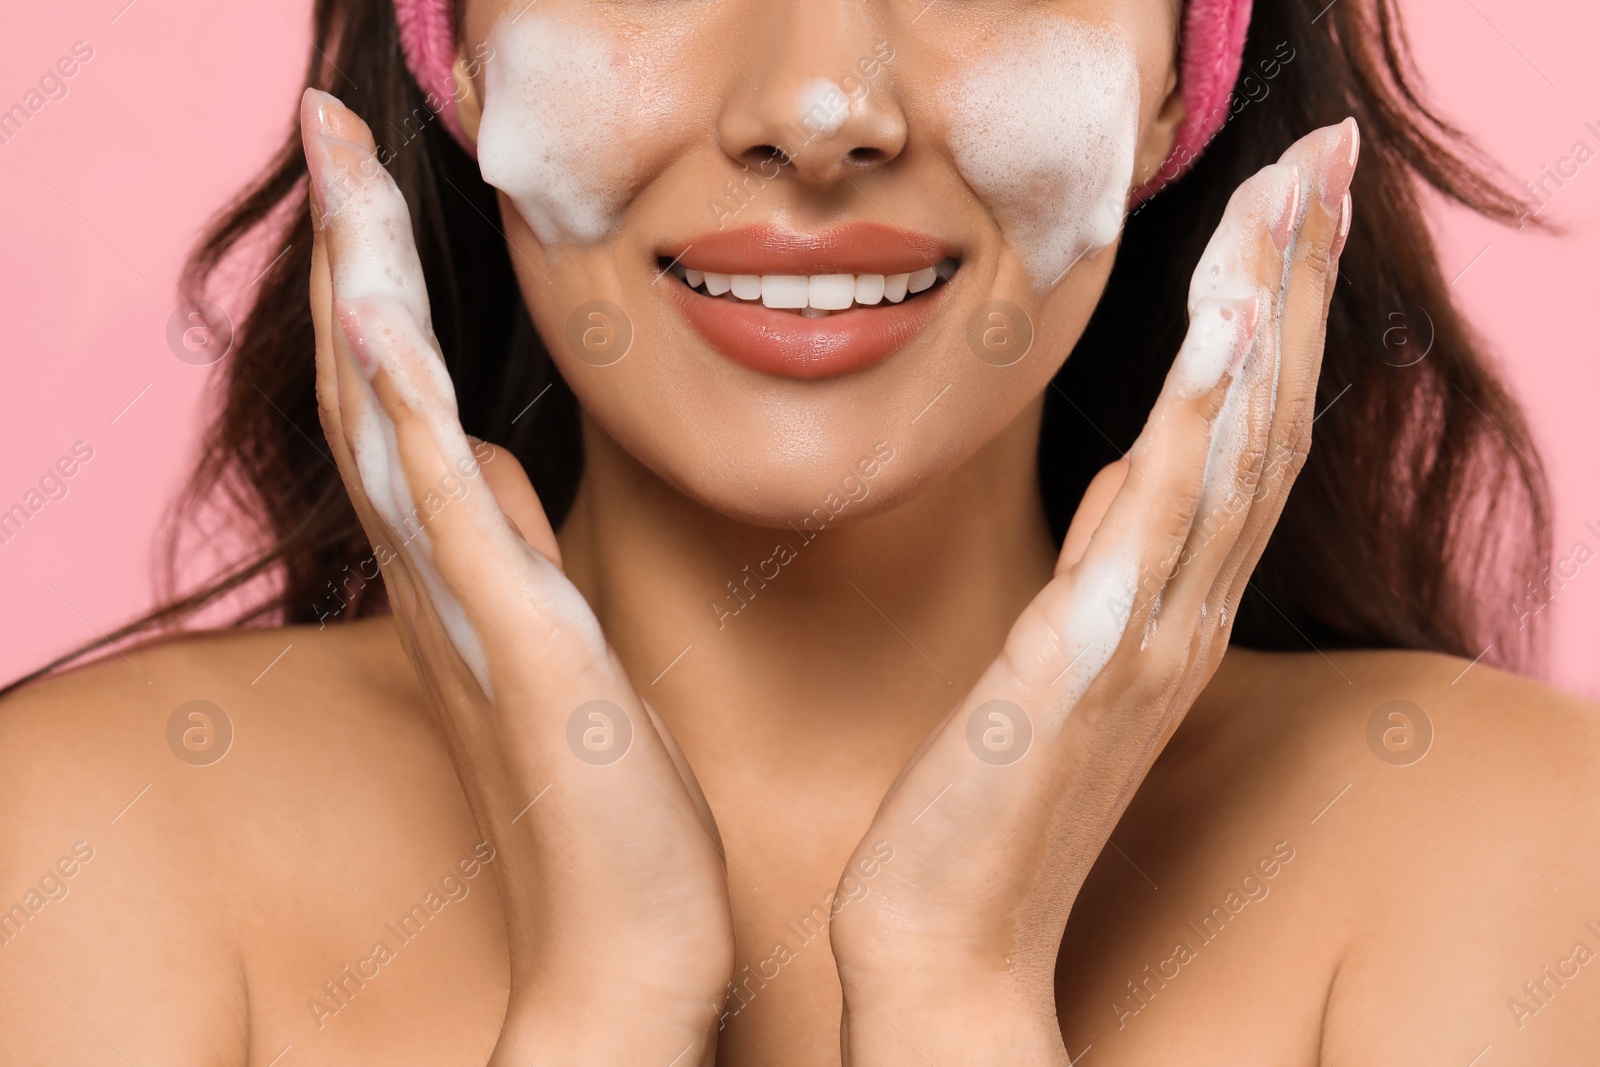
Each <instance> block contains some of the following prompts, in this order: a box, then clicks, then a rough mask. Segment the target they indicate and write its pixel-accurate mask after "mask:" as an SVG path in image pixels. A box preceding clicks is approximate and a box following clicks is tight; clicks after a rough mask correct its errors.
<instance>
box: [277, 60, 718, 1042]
mask: <svg viewBox="0 0 1600 1067" xmlns="http://www.w3.org/2000/svg"><path fill="white" fill-rule="evenodd" d="M301 134H302V138H303V141H304V144H305V151H306V159H307V163H308V164H309V167H310V172H311V180H312V195H313V226H314V229H315V230H316V234H315V241H316V249H315V252H314V255H313V261H312V275H311V307H312V314H313V317H314V319H315V323H316V337H317V399H318V406H319V409H320V412H321V417H322V425H323V430H324V432H325V433H326V435H327V439H328V443H329V445H330V446H331V447H332V449H333V452H334V456H335V459H336V461H337V463H338V467H339V471H340V473H341V474H342V475H343V478H344V481H345V485H346V488H347V489H348V491H349V494H350V499H351V501H352V503H353V504H354V505H355V510H356V513H357V515H358V516H359V517H360V519H361V524H362V526H363V527H364V529H365V530H366V533H367V535H368V537H369V538H370V539H371V541H372V543H373V546H374V551H375V555H376V558H377V562H378V564H379V566H380V567H381V568H382V570H383V576H384V583H385V587H386V589H387V591H388V595H389V600H390V604H391V606H392V610H393V614H394V618H395V623H396V626H397V628H398V630H399V632H400V636H401V639H402V641H403V643H404V645H405V647H406V651H407V653H408V655H409V656H410V658H411V661H412V663H413V665H414V666H415V668H416V671H417V677H418V679H419V680H420V682H421V684H422V688H423V690H424V692H425V693H426V695H427V698H428V700H429V703H430V705H431V706H432V709H433V711H434V712H435V714H436V717H437V719H438V723H439V727H440V729H441V731H442V733H443V735H444V737H445V740H446V742H447V744H448V746H449V750H450V755H451V759H452V760H453V762H454V765H455V769H456V774H457V776H458V777H459V778H460V781H461V786H462V789H463V791H464V792H465V794H466V798H467V802H468V804H469V805H470V806H471V808H472V813H473V816H474V818H475V819H476V821H477V824H478V827H479V829H480V830H481V831H482V833H483V835H484V837H485V838H486V839H487V840H488V841H489V842H490V843H491V844H492V845H493V846H494V848H495V849H496V851H497V853H498V855H497V857H496V862H495V864H494V865H493V869H494V871H495V873H496V878H497V880H498V883H499V887H500V893H501V898H502V901H503V904H504V908H505V914H506V922H507V936H508V940H509V947H510V958H511V996H510V1001H509V1004H508V1007H507V1013H506V1020H505V1026H504V1029H503V1032H502V1034H501V1040H500V1043H499V1045H498V1046H497V1048H496V1050H495V1055H494V1057H493V1059H492V1060H491V1063H496V1064H498V1063H501V1062H506V1063H513V1062H521V1063H533V1064H539V1063H545V1062H561V1063H569V1062H581V1063H585V1064H610V1063H616V1064H624V1063H626V1064H630V1065H631V1064H639V1063H659V1064H667V1063H675V1064H679V1065H683V1067H687V1065H689V1064H696V1063H701V1064H709V1063H710V1062H711V1060H712V1059H713V1057H714V1054H715V1036H716V1029H717V1021H718V1016H719V1013H720V1010H721V1005H722V1002H723V999H724V996H725V992H726V984H727V981H728V979H729V977H730V975H731V972H732V968H733V924H732V918H731V910H730V907H729V903H728V891H727V881H726V877H725V873H724V868H723V862H722V859H721V855H720V853H721V845H720V842H718V840H717V833H716V827H715V825H714V823H713V822H712V819H711V815H710V810H709V808H708V807H707V805H706V803H705V799H704V797H703V796H702V795H701V793H700V789H699V787H698V785H697V784H696V783H695V780H694V776H693V774H692V772H691V771H690V770H689V767H688V764H687V763H686V762H685V761H684V759H683V756H682V754H681V752H679V750H678V748H677V746H676V744H675V743H674V742H673V741H672V738H671V737H670V735H669V734H668V733H667V730H666V727H665V725H664V724H663V723H662V722H661V720H660V719H659V718H658V717H657V716H656V715H655V714H654V712H653V711H652V710H651V709H650V708H649V707H648V706H647V705H645V703H644V702H643V701H642V700H641V699H640V697H639V695H638V694H637V693H636V692H635V690H634V687H633V686H632V684H631V683H630V682H629V680H628V677H627V675H626V673H625V672H624V671H623V669H622V665H621V663H620V662H619V661H618V659H617V657H616V655H615V654H614V653H613V652H612V651H611V649H610V648H609V646H608V645H607V644H606V641H605V638H604V636H603V635H602V634H601V632H600V626H599V623H598V622H597V621H596V619H595V617H594V614H593V612H592V611H590V609H589V606H588V605H587V604H586V603H585V602H584V599H583V597H582V595H581V594H580V593H579V592H578V590H577V589H576V588H575V587H574V586H573V585H572V583H571V582H570V581H569V580H568V579H567V577H566V576H565V575H564V574H563V573H562V570H561V554H560V549H559V547H558V546H557V544H556V539H555V534H554V531H553V530H552V529H551V526H550V523H549V520H548V519H547V518H546V516H545V513H544V509H543V508H542V507H541V505H540V503H539V500H538V497H537V496H536V495H535V493H534V490H533V487H532V486H531V485H530V484H529V482H528V479H527V476H526V475H525V474H524V473H523V472H522V470H521V468H520V467H519V466H517V465H516V460H514V459H512V458H511V457H510V456H509V455H506V454H505V453H503V452H502V453H501V457H500V458H497V459H496V460H495V461H494V462H495V463H496V467H497V470H498V469H500V468H501V467H502V466H503V467H504V468H505V469H504V470H502V471H501V475H502V476H501V477H499V478H497V479H496V482H497V484H496V486H495V488H494V490H493V491H491V490H490V488H489V486H488V485H487V484H486V483H485V480H484V477H483V475H482V474H481V473H480V471H479V467H478V456H477V455H476V453H475V451H474V448H473V446H472V444H471V443H470V442H469V440H468V439H467V437H466V436H465V435H464V434H463V433H462V430H461V426H460V422H459V419H458V416H457V412H456V402H455V393H454V390H453V388H452V386H451V383H450V379H449V376H448V374H447V373H446V371H445V367H444V362H443V360H442V358H441V356H440V354H439V350H438V345H437V341H436V340H435V339H434V336H433V331H432V326H431V322H430V318H429V313H428V299H427V291H426V288H425V286H424V284H423V278H422V269H421V265H420V263H419V261H418V258H417V253H416V248H415V245H414V243H413V241H412V236H411V226H410V220H409V215H408V213H407V210H406V205H405V202H404V200H403V198H402V197H401V194H400V191H399V189H398V188H397V187H396V186H395V184H394V182H393V181H392V180H391V179H390V177H389V175H388V173H387V172H386V171H385V170H384V168H383V167H382V166H381V165H380V164H379V162H378V159H377V157H376V155H375V154H374V153H375V145H374V141H373V138H372V135H371V132H370V131H369V130H368V129H367V126H366V124H365V123H363V122H362V121H361V119H359V118H358V117H357V116H356V115H355V114H354V113H353V112H351V111H350V110H349V109H348V108H346V107H345V106H344V105H343V104H341V103H340V102H339V101H338V100H336V99H335V98H334V97H332V96H329V95H327V94H326V93H320V92H317V91H316V90H308V91H307V92H306V94H305V97H304V99H303V101H302V105H301ZM507 472H509V473H507Z"/></svg>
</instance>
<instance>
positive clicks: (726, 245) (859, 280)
mask: <svg viewBox="0 0 1600 1067" xmlns="http://www.w3.org/2000/svg"><path fill="white" fill-rule="evenodd" d="M956 252H957V250H956V249H955V248H954V247H953V246H951V245H949V244H948V243H946V242H944V241H941V240H939V239H938V238H935V237H930V236H927V235H925V234H919V233H913V232H910V231H906V230H900V229H897V228H895V227H891V226H884V225H880V224H875V223H852V224H850V225H847V226H841V227H837V228H834V229H830V230H826V231H822V232H818V233H800V232H797V231H793V230H782V229H778V228H776V227H770V226H755V227H749V228H745V229H741V230H733V231H721V232H714V233H710V234H705V235H702V236H701V237H698V238H694V239H692V240H688V241H684V242H681V243H680V244H678V245H675V246H669V247H666V248H663V249H661V250H660V262H661V266H662V268H663V270H664V273H665V274H666V275H667V276H666V278H665V279H664V280H665V281H666V284H667V285H668V286H669V287H670V290H671V292H672V295H673V298H674V300H675V302H676V303H677V304H678V306H679V307H680V308H681V309H682V310H683V313H684V316H685V318H687V319H688V321H689V324H690V325H691V326H692V327H693V328H694V329H695V330H696V332H698V333H699V334H700V335H701V336H702V337H704V338H705V339H706V341H707V342H708V343H709V344H710V345H711V347H712V348H714V349H715V350H716V351H718V352H720V353H722V354H723V355H725V356H727V357H729V358H730V359H732V360H734V361H735V362H737V363H740V364H742V365H744V366H746V367H749V368H751V369H753V370H757V371H761V372H764V373H769V374H776V375H781V376H784V377H790V378H824V377H832V376H836V375H842V374H849V373H851V372H854V371H858V370H862V369H865V368H866V367H870V366H873V365H875V364H877V363H881V362H883V361H884V360H886V359H888V358H889V356H891V355H893V354H894V352H896V351H897V350H898V349H900V348H901V347H903V346H904V345H905V344H906V343H907V342H908V341H910V340H911V339H912V338H913V337H914V336H916V334H917V333H918V332H920V331H921V330H922V328H923V327H924V326H926V325H927V323H928V320H929V319H930V318H931V317H932V315H933V312H934V311H935V310H936V309H937V307H938V305H939V303H940V302H941V299H942V297H943V293H944V289H945V284H944V283H946V282H948V280H949V279H950V278H951V277H953V276H954V274H955V273H956V271H957V270H958V269H959V266H960V262H959V260H958V259H957V258H956Z"/></svg>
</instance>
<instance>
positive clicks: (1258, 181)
mask: <svg viewBox="0 0 1600 1067" xmlns="http://www.w3.org/2000/svg"><path fill="white" fill-rule="evenodd" d="M1300 181H1301V177H1300V174H1299V172H1298V171H1297V170H1296V169H1295V168H1294V167H1292V166H1289V165H1287V164H1283V163H1275V164H1273V165H1272V166H1270V167H1267V168H1265V169H1264V170H1262V171H1261V172H1260V173H1259V174H1257V175H1256V176H1255V177H1253V178H1252V179H1251V180H1250V181H1248V182H1246V183H1245V184H1244V185H1242V186H1240V187H1239V188H1238V190H1236V191H1235V192H1234V195H1233V198H1232V199H1231V200H1230V201H1229V203H1228V209H1227V211H1225V212H1224V213H1223V216H1222V223H1221V224H1220V225H1219V226H1218V227H1217V229H1216V232H1215V233H1214V234H1213V235H1212V237H1211V240H1210V242H1209V243H1208V244H1207V245H1206V250H1205V252H1204V253H1203V254H1202V255H1201V256H1200V262H1199V264H1197V265H1196V267H1195V270H1194V275H1193V277H1192V278H1191V279H1190V282H1189V316H1190V321H1191V326H1190V329H1191V331H1193V330H1194V325H1193V323H1194V321H1195V319H1196V318H1197V317H1199V316H1204V315H1206V314H1208V313H1209V310H1210V309H1213V308H1216V307H1218V306H1221V305H1224V304H1230V303H1231V304H1239V303H1242V302H1245V301H1253V302H1254V304H1255V306H1256V307H1257V308H1258V309H1259V313H1260V314H1261V315H1267V314H1269V313H1270V314H1271V315H1272V317H1273V318H1272V321H1273V323H1274V327H1273V328H1274V330H1275V331H1278V332H1279V333H1281V329H1282V325H1281V324H1282V311H1283V309H1282V307H1280V306H1278V297H1279V294H1280V293H1281V292H1282V289H1283V285H1282V283H1283V280H1284V277H1285V276H1286V272H1287V271H1288V270H1289V266H1290V261H1291V258H1292V257H1291V256H1289V255H1285V256H1284V263H1283V272H1282V273H1280V276H1279V277H1278V278H1274V279H1271V280H1270V281H1271V284H1270V285H1269V284H1264V283H1263V282H1262V280H1261V276H1260V271H1259V268H1258V267H1257V260H1258V257H1260V256H1261V255H1262V254H1263V251H1262V249H1263V242H1264V241H1266V240H1267V236H1266V235H1267V234H1268V233H1269V232H1270V231H1271V229H1272V227H1273V225H1274V224H1275V223H1276V222H1277V221H1278V220H1279V218H1280V216H1282V214H1283V213H1284V211H1285V209H1286V207H1291V209H1292V210H1301V211H1303V210H1304V205H1303V203H1300V201H1303V199H1304V197H1303V196H1302V195H1301V193H1300V192H1299V189H1300ZM1251 336H1252V337H1253V338H1254V339H1255V341H1256V344H1255V348H1254V350H1253V351H1252V352H1251V354H1250V355H1249V356H1248V357H1246V359H1245V361H1244V363H1243V365H1242V366H1240V367H1239V370H1238V373H1237V374H1236V375H1235V377H1234V384H1233V385H1232V386H1231V387H1230V388H1229V390H1228V395H1227V397H1226V398H1224V400H1223V402H1222V409H1221V410H1220V411H1219V412H1218V413H1217V417H1216V422H1215V424H1214V425H1215V429H1214V431H1213V433H1212V438H1211V451H1210V454H1209V455H1208V456H1207V459H1206V474H1205V482H1204V485H1203V487H1202V489H1201V494H1200V511H1199V516H1200V518H1199V519H1197V520H1196V521H1197V522H1203V521H1204V519H1205V517H1206V516H1208V515H1214V514H1218V513H1219V512H1220V510H1221V509H1224V508H1226V507H1227V506H1228V504H1229V502H1230V499H1231V497H1232V496H1233V495H1234V493H1236V492H1238V491H1239V487H1238V476H1239V464H1240V462H1241V460H1242V459H1243V456H1244V453H1245V449H1246V447H1247V445H1248V444H1249V437H1250V422H1249V411H1248V407H1249V404H1250V399H1251V396H1252V395H1253V394H1254V393H1255V392H1256V391H1257V388H1258V387H1259V386H1261V385H1262V384H1263V383H1266V382H1270V383H1271V390H1270V395H1271V396H1272V397H1276V396H1277V382H1278V371H1279V363H1280V359H1279V353H1280V352H1281V351H1282V343H1281V342H1282V338H1281V337H1280V336H1276V335H1274V336H1272V337H1270V338H1267V339H1266V340H1267V341H1269V342H1270V343H1269V344H1268V345H1266V346H1263V345H1262V344H1261V343H1260V342H1261V341H1262V340H1263V339H1262V338H1260V337H1259V336H1258V335H1257V334H1256V332H1255V331H1252V334H1251ZM1188 343H1189V342H1188V341H1187V340H1185V342H1184V344H1185V347H1187V346H1188ZM1263 353H1265V354H1263ZM1219 377H1220V375H1219ZM1267 415H1268V417H1269V418H1270V417H1271V411H1270V409H1269V411H1268V413H1267ZM1268 461H1269V462H1270V461H1271V457H1268Z"/></svg>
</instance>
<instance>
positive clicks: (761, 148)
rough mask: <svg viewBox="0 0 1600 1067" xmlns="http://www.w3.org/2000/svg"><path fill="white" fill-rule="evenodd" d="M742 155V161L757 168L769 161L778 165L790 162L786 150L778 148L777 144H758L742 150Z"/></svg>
mask: <svg viewBox="0 0 1600 1067" xmlns="http://www.w3.org/2000/svg"><path fill="white" fill-rule="evenodd" d="M743 155H744V162H745V163H746V164H748V165H749V166H752V167H755V168H757V169H764V168H762V164H764V163H767V162H769V161H770V162H771V163H773V164H776V165H777V166H779V167H782V166H784V165H785V164H787V163H790V162H791V160H790V159H789V154H788V153H787V152H785V151H784V150H783V149H781V148H779V147H778V146H777V145H771V144H758V145H756V146H755V147H753V148H751V149H749V150H747V151H746V152H744V153H743Z"/></svg>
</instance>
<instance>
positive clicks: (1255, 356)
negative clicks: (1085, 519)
mask: <svg viewBox="0 0 1600 1067" xmlns="http://www.w3.org/2000/svg"><path fill="white" fill-rule="evenodd" d="M1298 190H1299V178H1298V175H1297V174H1296V172H1295V171H1294V169H1293V168H1292V167H1285V166H1274V167H1268V168H1267V169H1265V170H1263V171H1262V172H1261V173H1260V174H1258V175H1256V176H1255V177H1253V178H1251V179H1250V180H1249V181H1247V182H1246V183H1244V185H1242V186H1241V187H1240V188H1239V190H1238V191H1237V192H1236V193H1235V195H1234V197H1233V199H1232V200H1231V201H1230V203H1229V207H1228V210H1227V212H1226V213H1225V215H1224V220H1223V223H1222V225H1221V226H1220V227H1219V229H1218V234H1217V237H1216V238H1214V240H1213V242H1212V245H1211V247H1210V248H1208V250H1207V254H1206V257H1205V258H1204V259H1202V270H1200V271H1197V272H1196V277H1197V279H1201V281H1202V283H1203V284H1197V285H1196V286H1195V287H1194V288H1193V289H1192V291H1191V311H1190V318H1191V322H1190V328H1189V332H1188V334H1187V336H1186V337H1185V339H1184V343H1183V346H1182V348H1181V349H1180V350H1179V353H1178V356H1177V358H1176V359H1175V360H1174V361H1173V366H1172V370H1171V371H1170V372H1169V374H1168V376H1167V381H1166V383H1165V385H1164V386H1163V389H1162V393H1161V396H1160V397H1159V398H1158V400H1157V402H1156V406H1155V409H1154V410H1153V411H1152V413H1151V415H1150V418H1149V420H1148V421H1147V422H1146V424H1145V428H1144V430H1143V431H1142V432H1141V433H1140V435H1139V438H1138V440H1137V441H1135V443H1134V446H1133V448H1132V449H1130V450H1129V453H1128V457H1127V459H1128V465H1129V473H1128V476H1127V478H1126V479H1125V480H1124V482H1123V484H1122V486H1121V488H1120V489H1119V490H1118V492H1117V494H1116V496H1115V497H1114V499H1113V500H1112V501H1111V504H1110V506H1109V508H1108V509H1107V511H1106V516H1105V519H1104V521H1102V522H1101V523H1100V524H1099V527H1098V529H1097V530H1096V531H1095V533H1094V535H1093V536H1092V537H1091V538H1090V541H1089V544H1088V546H1087V548H1086V550H1085V551H1084V554H1083V559H1082V562H1081V563H1079V564H1078V565H1077V566H1076V567H1075V568H1073V571H1072V573H1071V574H1070V575H1065V576H1063V577H1064V578H1065V579H1066V580H1057V581H1054V582H1052V583H1051V585H1050V586H1047V587H1046V589H1045V591H1044V592H1043V593H1041V594H1040V597H1039V598H1038V600H1037V601H1036V604H1037V605H1038V611H1037V618H1036V622H1035V626H1034V633H1033V634H1032V635H1031V636H1030V634H1029V632H1028V631H1027V630H1026V629H1023V628H1022V626H1021V623H1020V622H1019V626H1018V628H1016V629H1014V630H1013V632H1012V634H1011V635H1010V636H1009V637H1008V640H1007V645H1008V648H1013V647H1015V649H1016V650H1015V651H1014V652H1013V653H1012V656H1011V658H1012V660H1013V661H1014V662H1016V663H1019V664H1023V663H1027V662H1028V660H1029V659H1037V660H1038V665H1039V666H1040V667H1043V668H1044V671H1042V672H1039V673H1034V674H1033V675H1032V676H1031V677H1028V676H1024V677H1023V678H1022V679H1021V681H1023V682H1024V684H1026V685H1028V686H1029V687H1037V686H1039V685H1040V684H1041V683H1044V684H1045V685H1046V687H1047V689H1046V691H1047V692H1048V693H1049V694H1050V698H1051V699H1052V700H1056V701H1060V702H1061V706H1060V707H1058V708H1057V709H1055V710H1053V711H1051V712H1050V713H1049V714H1048V715H1047V717H1046V719H1045V720H1044V722H1045V724H1046V725H1047V726H1048V724H1051V723H1056V724H1059V722H1060V719H1061V716H1062V714H1063V713H1064V712H1063V710H1062V709H1063V708H1065V707H1070V705H1071V703H1072V702H1074V701H1075V700H1076V699H1077V698H1078V697H1079V696H1081V695H1082V693H1083V692H1084V690H1085V689H1086V687H1087V685H1088V684H1089V683H1090V681H1092V679H1093V678H1094V677H1095V676H1097V675H1098V674H1099V672H1100V671H1101V670H1102V669H1103V668H1104V667H1105V666H1106V665H1107V663H1108V662H1109V661H1110V659H1111V657H1112V655H1113V653H1114V652H1115V651H1116V650H1117V649H1118V648H1119V647H1120V646H1121V645H1122V643H1123V642H1124V641H1125V640H1126V641H1127V642H1128V643H1129V644H1130V645H1133V646H1134V647H1136V648H1137V647H1142V646H1143V645H1144V643H1145V640H1146V634H1145V633H1144V632H1143V631H1144V626H1145V622H1146V620H1147V619H1148V618H1149V617H1150V616H1151V614H1152V613H1153V612H1154V611H1155V610H1156V608H1157V606H1158V605H1159V604H1160V602H1161V597H1162V594H1163V591H1164V588H1165V586H1166V584H1167V582H1168V580H1169V578H1170V577H1171V575H1172V573H1173V571H1174V569H1175V568H1176V566H1177V564H1178V561H1179V558H1180V554H1181V550H1182V548H1183V546H1184V544H1185V543H1186V541H1187V539H1188V536H1189V533H1190V531H1191V529H1192V528H1193V524H1194V520H1195V516H1196V513H1197V511H1198V510H1199V509H1200V507H1201V506H1202V504H1203V503H1204V501H1205V500H1206V498H1207V496H1208V495H1209V493H1210V492H1211V487H1210V485H1209V481H1210V479H1211V474H1212V472H1213V471H1214V470H1215V469H1216V460H1215V458H1214V457H1215V455H1216V453H1217V452H1218V447H1219V443H1220V444H1222V445H1223V446H1224V447H1225V446H1226V445H1227V444H1229V443H1231V442H1234V441H1238V440H1241V439H1245V438H1247V437H1248V434H1247V433H1244V434H1241V432H1240V429H1239V424H1240V423H1242V422H1247V421H1248V417H1249V403H1248V396H1249V394H1250V391H1251V388H1250V387H1251V385H1252V378H1253V377H1255V376H1259V374H1260V373H1261V372H1260V371H1252V369H1251V367H1250V364H1252V363H1253V364H1255V365H1257V366H1259V365H1260V364H1261V363H1262V362H1263V357H1262V352H1263V347H1264V345H1265V341H1264V340H1263V339H1265V338H1268V337H1270V336H1271V334H1272V333H1273V326H1274V323H1275V319H1274V316H1273V308H1274V307H1275V305H1276V300H1275V298H1274V295H1273V293H1274V290H1275V289H1276V287H1277V285H1278V283H1279V282H1280V281H1281V278H1282V276H1283V256H1284V250H1285V249H1286V248H1287V247H1289V243H1290V241H1289V238H1290V235H1291V234H1292V231H1293V226H1294V224H1295V222H1296V220H1297V218H1298V212H1299V193H1298ZM1213 267H1214V268H1215V270H1212V269H1211V268H1213ZM1247 357H1248V359H1247ZM1041 623H1043V624H1046V625H1043V626H1041V625H1040V624H1041ZM1030 641H1032V642H1033V647H1031V648H1030V647H1028V645H1029V642H1030ZM1014 643H1015V644H1014ZM1063 657H1064V660H1063ZM1063 675H1065V677H1063ZM1140 676H1141V677H1143V678H1149V679H1152V680H1154V681H1156V682H1159V680H1160V677H1161V672H1160V671H1159V670H1156V671H1150V670H1145V671H1142V672H1140Z"/></svg>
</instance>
